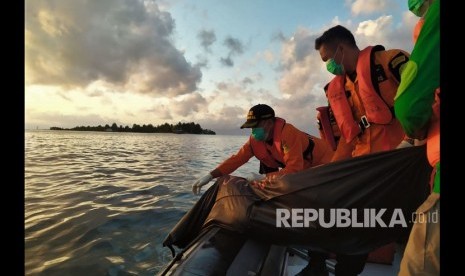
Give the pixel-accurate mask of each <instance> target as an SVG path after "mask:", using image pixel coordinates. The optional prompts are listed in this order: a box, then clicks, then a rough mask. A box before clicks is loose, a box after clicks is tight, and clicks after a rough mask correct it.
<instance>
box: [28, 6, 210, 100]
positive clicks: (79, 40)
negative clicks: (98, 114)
mask: <svg viewBox="0 0 465 276" xmlns="http://www.w3.org/2000/svg"><path fill="white" fill-rule="evenodd" d="M25 29H26V30H25V42H26V45H25V46H26V47H25V57H26V83H27V84H28V85H32V84H43V85H54V86H63V87H68V88H70V87H71V88H72V87H85V86H87V85H88V84H90V83H92V82H95V81H99V80H101V81H103V82H106V83H108V84H109V85H113V86H116V87H118V89H117V91H128V90H129V91H134V92H139V93H144V94H150V95H166V94H168V95H174V96H175V95H182V94H186V93H191V92H192V91H195V90H196V89H197V84H198V83H199V82H200V80H201V78H202V73H201V71H200V68H199V67H198V66H193V65H192V64H190V63H189V62H188V61H187V60H186V58H185V57H184V55H183V53H182V52H181V51H180V50H178V49H177V48H176V47H175V46H174V44H173V42H172V41H171V37H170V36H171V34H172V33H173V30H174V20H173V18H172V17H171V15H170V13H168V12H164V11H161V10H160V9H159V8H158V6H157V4H156V3H155V2H154V1H124V0H99V1H85V2H82V1H72V0H36V1H27V2H26V26H25Z"/></svg>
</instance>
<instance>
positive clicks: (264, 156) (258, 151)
mask: <svg viewBox="0 0 465 276" xmlns="http://www.w3.org/2000/svg"><path fill="white" fill-rule="evenodd" d="M284 124H286V121H285V120H284V119H281V118H278V117H276V119H275V122H274V129H273V145H274V147H275V148H276V150H277V151H278V153H279V156H273V155H272V154H271V153H270V152H268V151H267V149H266V145H265V142H263V141H257V140H255V139H253V138H252V137H249V140H250V145H251V146H252V151H253V153H254V155H255V157H256V158H257V159H258V160H260V162H262V163H264V164H265V165H266V166H267V167H270V168H276V169H277V168H280V167H281V168H284V160H283V149H282V147H281V133H282V131H283V127H284Z"/></svg>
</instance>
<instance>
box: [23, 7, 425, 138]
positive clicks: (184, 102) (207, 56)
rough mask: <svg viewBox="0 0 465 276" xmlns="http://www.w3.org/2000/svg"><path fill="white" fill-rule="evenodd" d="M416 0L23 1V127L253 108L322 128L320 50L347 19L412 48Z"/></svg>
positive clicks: (215, 117) (359, 33)
mask: <svg viewBox="0 0 465 276" xmlns="http://www.w3.org/2000/svg"><path fill="white" fill-rule="evenodd" d="M416 21H417V18H416V17H415V16H414V15H413V14H412V13H411V12H410V11H409V10H408V8H407V0H331V1H328V0H287V1H278V0H234V1H225V0H221V1H220V0H202V1H193V0H190V1H189V0H146V1H139V0H34V1H26V2H25V128H26V129H36V128H39V129H49V128H50V127H52V126H56V127H63V128H72V127H75V126H97V125H105V124H108V125H111V124H112V123H116V124H117V125H122V126H123V127H124V126H126V125H128V126H130V127H132V125H133V124H139V125H143V124H146V125H148V124H152V125H154V126H156V125H160V124H163V123H165V122H166V123H169V124H177V123H178V122H195V123H198V124H200V125H201V127H202V128H204V129H211V130H213V131H215V132H216V133H217V134H234V135H248V134H250V129H242V130H241V129H240V128H239V127H240V125H241V124H242V123H243V122H245V119H246V114H247V111H248V110H249V109H250V108H251V107H252V106H253V105H256V104H259V103H261V104H268V105H270V106H271V107H272V108H273V109H274V110H275V113H276V116H278V117H281V118H284V119H285V120H286V121H287V122H289V123H291V124H293V125H294V126H296V127H298V128H299V129H301V130H303V131H305V132H307V133H309V134H313V135H318V130H317V126H316V110H315V109H316V108H317V107H319V106H323V105H326V98H325V96H324V92H323V87H324V85H325V84H326V83H327V82H329V81H330V80H331V79H332V77H333V75H331V74H330V73H329V72H328V71H327V70H326V67H325V63H323V62H322V61H321V58H320V55H319V53H318V51H317V50H315V49H314V43H315V39H316V38H317V37H319V36H320V35H321V34H322V33H323V32H324V31H325V30H327V29H329V28H331V27H333V26H335V25H342V26H344V27H346V28H348V29H349V30H350V31H351V32H352V33H353V34H354V36H355V39H356V42H357V45H358V47H359V48H360V49H363V48H365V47H367V46H369V45H376V44H381V45H383V46H385V48H386V49H390V48H398V49H403V50H406V51H408V52H410V51H411V50H412V48H413V42H412V30H413V27H414V25H415V23H416Z"/></svg>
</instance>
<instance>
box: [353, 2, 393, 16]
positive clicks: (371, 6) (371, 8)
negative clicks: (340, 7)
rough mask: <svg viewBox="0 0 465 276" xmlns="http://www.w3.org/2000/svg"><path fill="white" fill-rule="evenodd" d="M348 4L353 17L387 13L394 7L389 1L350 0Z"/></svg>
mask: <svg viewBox="0 0 465 276" xmlns="http://www.w3.org/2000/svg"><path fill="white" fill-rule="evenodd" d="M347 2H348V4H349V5H350V10H351V12H352V14H353V15H359V14H371V13H375V12H382V13H385V12H386V10H388V9H389V8H390V7H391V6H392V3H391V2H389V1H387V0H355V1H352V0H349V1H347Z"/></svg>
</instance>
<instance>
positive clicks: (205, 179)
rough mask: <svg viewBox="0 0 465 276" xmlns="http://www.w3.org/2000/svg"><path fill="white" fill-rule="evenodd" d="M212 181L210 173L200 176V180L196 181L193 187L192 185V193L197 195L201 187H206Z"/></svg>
mask: <svg viewBox="0 0 465 276" xmlns="http://www.w3.org/2000/svg"><path fill="white" fill-rule="evenodd" d="M212 179H213V176H212V175H211V174H210V173H208V174H206V175H204V176H202V177H201V178H199V179H197V181H195V183H194V185H192V192H193V193H194V195H198V194H199V193H200V188H201V187H202V186H204V185H206V184H207V183H208V182H210V181H211V180H212Z"/></svg>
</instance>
